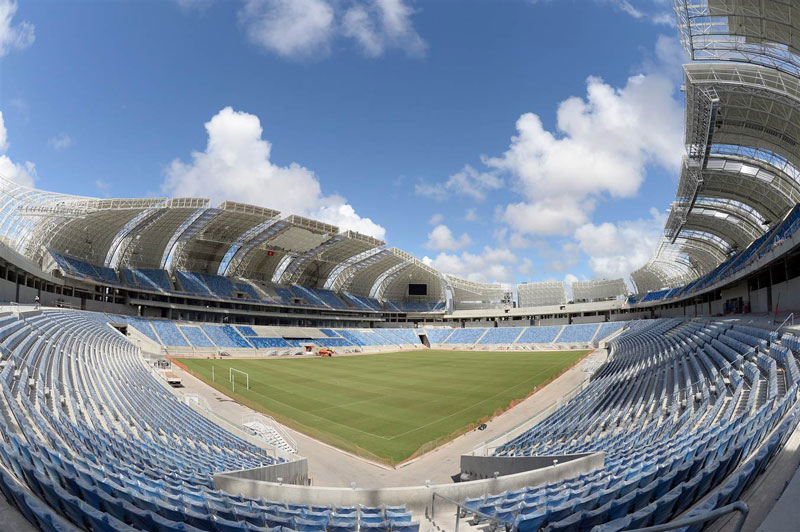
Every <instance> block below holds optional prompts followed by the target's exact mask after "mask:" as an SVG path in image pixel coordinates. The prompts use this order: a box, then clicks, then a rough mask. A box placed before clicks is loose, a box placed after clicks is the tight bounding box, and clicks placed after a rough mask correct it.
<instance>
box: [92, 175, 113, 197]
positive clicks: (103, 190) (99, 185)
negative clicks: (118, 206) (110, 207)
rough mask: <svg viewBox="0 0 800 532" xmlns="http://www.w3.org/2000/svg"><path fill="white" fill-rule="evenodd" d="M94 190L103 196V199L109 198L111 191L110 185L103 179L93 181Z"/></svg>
mask: <svg viewBox="0 0 800 532" xmlns="http://www.w3.org/2000/svg"><path fill="white" fill-rule="evenodd" d="M94 188H96V189H97V192H98V193H99V194H100V195H101V196H103V197H104V198H107V197H109V192H110V191H111V183H109V182H108V181H105V180H103V179H95V180H94Z"/></svg>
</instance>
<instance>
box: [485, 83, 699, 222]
mask: <svg viewBox="0 0 800 532" xmlns="http://www.w3.org/2000/svg"><path fill="white" fill-rule="evenodd" d="M674 89H675V87H674V85H673V84H672V83H671V81H670V80H669V78H668V77H667V76H665V75H660V74H656V73H654V74H639V75H635V76H632V77H630V78H629V79H628V80H627V83H626V85H625V86H624V87H623V88H614V87H612V86H610V85H609V84H607V83H605V82H603V80H601V79H600V78H596V77H590V78H589V79H588V80H587V94H586V97H585V98H578V97H572V98H568V99H567V100H565V101H563V102H562V103H561V104H560V106H559V108H558V112H557V123H556V127H557V131H556V132H551V131H548V130H546V129H545V128H544V126H543V124H542V121H541V119H540V118H539V117H538V116H537V115H535V114H533V113H526V114H524V115H522V116H521V117H520V118H519V120H518V121H517V125H516V129H517V134H516V135H515V136H514V137H513V138H512V139H511V144H510V146H509V149H508V150H507V151H506V152H505V153H504V154H503V155H502V156H499V157H484V158H483V161H484V163H485V164H486V165H487V166H488V167H489V168H492V169H494V170H495V171H500V172H505V173H507V174H509V175H511V176H512V177H513V178H514V179H515V184H516V187H517V189H519V190H520V192H521V193H522V195H523V199H524V201H522V202H517V203H512V204H509V205H507V206H506V207H505V209H504V211H503V212H502V214H501V217H502V219H503V221H505V222H506V223H507V224H508V225H509V226H511V227H512V228H513V229H515V230H516V231H518V232H521V233H524V234H532V235H553V234H561V235H567V234H570V233H571V232H572V231H573V230H574V229H575V228H576V227H578V226H580V225H582V224H584V223H587V222H588V221H589V216H590V215H591V213H592V211H593V210H594V205H595V202H596V201H597V199H599V198H604V197H613V198H627V197H631V196H634V195H635V194H636V193H637V192H638V190H639V187H640V185H641V184H642V182H643V181H644V177H645V173H646V169H647V167H648V165H651V164H654V165H658V166H661V167H663V168H666V169H668V170H670V171H673V172H677V170H678V166H679V163H680V160H681V154H682V152H683V139H682V136H683V124H682V118H683V111H682V106H681V104H680V103H679V102H678V100H677V99H676V98H675V97H674Z"/></svg>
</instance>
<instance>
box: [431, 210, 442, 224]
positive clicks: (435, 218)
mask: <svg viewBox="0 0 800 532" xmlns="http://www.w3.org/2000/svg"><path fill="white" fill-rule="evenodd" d="M443 221H444V214H442V213H440V212H437V213H435V214H434V215H433V216H431V219H430V220H428V223H429V224H431V225H439V224H440V223H442V222H443Z"/></svg>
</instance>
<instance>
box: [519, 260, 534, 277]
mask: <svg viewBox="0 0 800 532" xmlns="http://www.w3.org/2000/svg"><path fill="white" fill-rule="evenodd" d="M517 271H518V272H519V273H520V274H521V275H530V274H531V273H533V261H532V260H531V259H529V258H528V257H525V258H524V259H522V263H521V264H520V265H519V266H518V267H517Z"/></svg>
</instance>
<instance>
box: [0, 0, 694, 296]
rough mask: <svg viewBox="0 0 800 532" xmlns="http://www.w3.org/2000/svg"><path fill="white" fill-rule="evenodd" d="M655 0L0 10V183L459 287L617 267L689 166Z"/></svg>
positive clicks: (107, 3) (89, 5) (256, 1)
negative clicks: (374, 261)
mask: <svg viewBox="0 0 800 532" xmlns="http://www.w3.org/2000/svg"><path fill="white" fill-rule="evenodd" d="M670 5H671V2H670V1H669V0H637V1H636V2H634V1H633V0H630V2H629V1H627V0H426V1H422V0H417V1H415V0H160V1H156V0H147V1H133V0H130V1H122V0H80V1H75V2H63V1H60V0H53V1H48V0H37V1H34V2H30V1H22V0H20V1H11V0H0V113H1V114H0V175H3V176H5V177H7V178H9V179H13V180H15V181H18V182H20V183H23V184H26V185H30V186H35V187H36V188H40V189H43V190H51V191H56V192H63V193H69V194H78V195H85V196H93V197H173V196H174V197H185V196H189V197H194V196H196V197H205V198H210V199H211V200H212V202H213V203H215V204H218V203H221V202H222V201H225V200H234V201H242V202H246V203H253V204H257V205H262V206H265V207H270V208H273V209H277V210H280V211H281V212H283V213H285V214H299V215H302V216H307V217H311V218H315V219H318V220H321V221H325V222H329V223H333V224H335V225H337V226H339V227H340V228H342V229H351V230H354V231H359V232H361V233H364V234H368V235H371V236H375V237H378V238H381V239H383V240H385V241H386V242H387V244H388V245H389V246H395V247H398V248H401V249H403V250H405V251H408V252H410V253H412V254H414V255H415V256H416V257H418V258H420V259H421V260H424V261H425V262H426V263H428V264H430V265H432V266H434V267H436V268H438V269H440V270H441V271H443V272H445V273H451V274H454V275H457V276H459V277H463V278H467V279H470V280H475V281H486V282H501V283H519V282H525V281H543V280H562V279H566V280H574V279H600V278H617V277H621V276H627V275H628V274H629V273H630V272H631V271H632V270H634V269H636V268H638V267H640V266H642V265H643V264H644V263H645V262H646V261H647V260H648V258H649V257H650V255H651V253H652V251H653V249H654V248H655V245H656V242H657V240H658V237H659V236H660V235H661V233H662V230H663V225H664V222H665V220H666V211H667V209H668V207H669V205H670V203H671V201H672V200H673V198H674V195H675V189H676V186H677V182H678V172H679V167H680V161H681V156H682V154H683V150H684V148H683V106H684V99H683V96H682V93H681V92H680V85H681V67H680V65H681V63H682V62H684V61H686V60H687V57H686V55H685V53H684V51H683V50H682V48H681V46H680V44H679V42H678V35H677V29H676V28H675V26H674V17H673V14H672V12H671V8H670Z"/></svg>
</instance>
